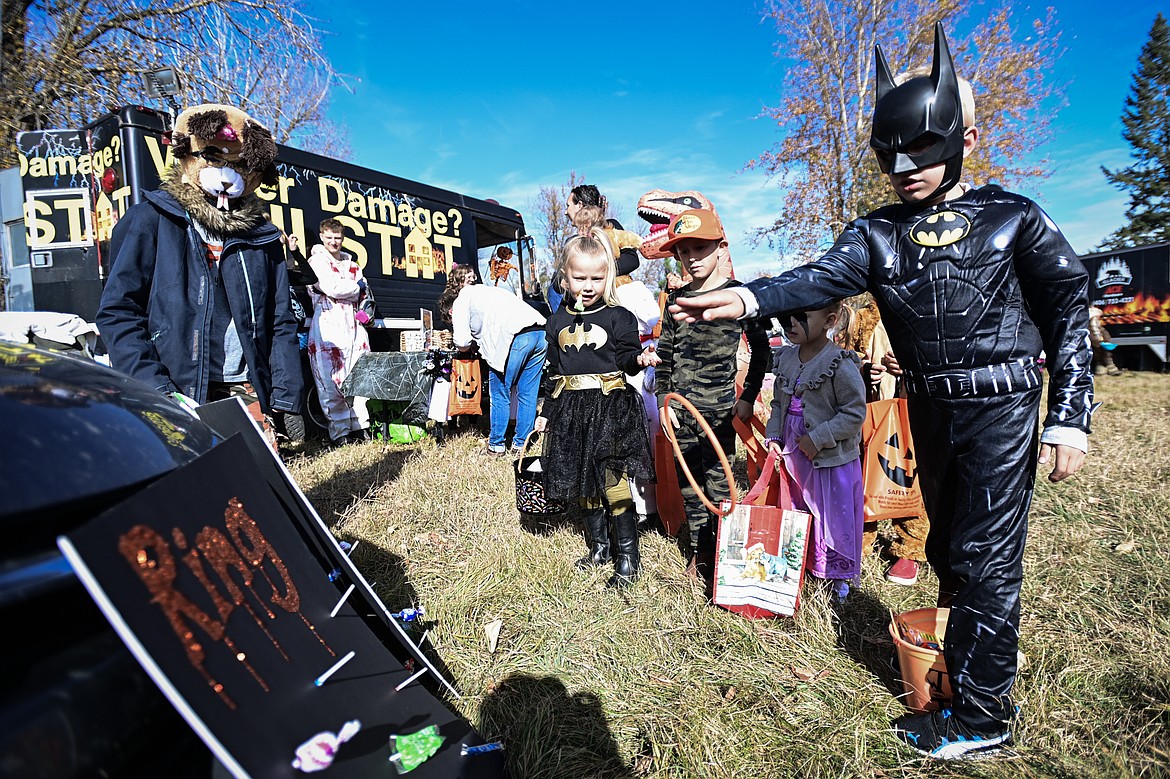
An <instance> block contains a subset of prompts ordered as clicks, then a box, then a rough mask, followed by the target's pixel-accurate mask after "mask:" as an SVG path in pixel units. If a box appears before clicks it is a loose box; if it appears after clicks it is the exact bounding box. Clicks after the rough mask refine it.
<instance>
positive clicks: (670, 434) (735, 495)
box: [662, 392, 739, 517]
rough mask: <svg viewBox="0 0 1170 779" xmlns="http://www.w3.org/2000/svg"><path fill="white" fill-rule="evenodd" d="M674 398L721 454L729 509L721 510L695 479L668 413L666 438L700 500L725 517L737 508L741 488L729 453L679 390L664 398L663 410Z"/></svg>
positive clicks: (710, 509) (663, 427) (713, 511)
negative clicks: (736, 483) (728, 494)
mask: <svg viewBox="0 0 1170 779" xmlns="http://www.w3.org/2000/svg"><path fill="white" fill-rule="evenodd" d="M672 400H677V401H678V402H679V403H681V404H682V406H683V408H685V409H686V410H687V411H689V412H690V414H691V416H693V417H694V418H695V421H696V422H698V423H699V427H701V428H702V429H703V432H704V433H706V434H707V440H708V441H710V442H711V445H712V446H713V447H714V448H715V454H716V455H718V456H719V464H720V465H722V466H723V475H724V476H726V477H727V486H728V487H729V488H730V492H731V505H729V506H728V507H727V510H726V511H721V510H720V509H719V508H718V507H717V506H716V505H715V504H714V503H712V502H711V501H710V500H708V499H707V495H706V494H705V493H704V492H703V488H702V487H700V486H699V485H698V483H697V482H696V481H695V477H694V475H692V474H691V469H690V467H689V466H688V465H687V461H686V460H685V459H684V458H683V454H682V449H681V448H680V447H679V445H678V439H677V438H675V436H674V425H672V424H670V415H669V414H667V416H666V419H665V420H664V421H665V424H664V425H663V426H662V429H663V430H664V431H666V438H667V440H669V441H670V446H671V448H672V449H674V458H675V459H676V460H678V464H679V465H681V466H682V471H683V474H684V475H685V476H686V477H687V481H688V482H690V485H691V489H693V490H694V491H695V494H697V495H698V496H699V500H701V501H703V505H704V506H706V507H707V510H708V511H710V512H711V513H712V514H714V515H715V516H717V517H725V516H727V515H728V514H730V513H731V510H732V509H734V508H735V506H736V504H737V503H739V490H737V489H736V488H735V478H734V477H733V476H732V475H731V464H730V463H728V462H727V454H726V453H724V451H723V446H722V445H721V444H720V443H719V439H717V438H716V437H715V431H713V430H712V429H711V426H710V425H708V424H707V420H706V419H704V418H703V415H702V414H700V413H699V409H697V408H695V406H694V404H692V403H691V402H690V401H689V400H687V399H686V398H684V397H683V396H682V395H680V394H678V393H677V392H671V393H670V394H668V395H667V396H666V397H665V398H663V399H662V410H663V411H664V412H668V411H669V410H670V401H672Z"/></svg>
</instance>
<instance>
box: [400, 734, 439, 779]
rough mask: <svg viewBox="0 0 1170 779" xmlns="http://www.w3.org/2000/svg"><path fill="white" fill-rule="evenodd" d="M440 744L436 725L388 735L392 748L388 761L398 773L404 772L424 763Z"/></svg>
mask: <svg viewBox="0 0 1170 779" xmlns="http://www.w3.org/2000/svg"><path fill="white" fill-rule="evenodd" d="M442 745H443V737H442V736H440V735H439V726H438V725H428V726H427V727H425V728H423V729H422V730H420V731H418V732H417V733H407V734H405V735H401V736H399V735H394V736H391V737H390V748H391V749H393V750H394V754H392V755H390V762H391V763H393V764H394V768H395V770H397V771H398V773H400V774H405V773H407V772H408V771H413V770H414V769H416V768H418V767H419V766H420V765H422V764H423V763H425V762H426V761H427V758H429V757H430V756H431V755H433V754H435V753H436V752H438V751H439V747H441V746H442Z"/></svg>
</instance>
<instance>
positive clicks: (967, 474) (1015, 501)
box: [672, 25, 1093, 759]
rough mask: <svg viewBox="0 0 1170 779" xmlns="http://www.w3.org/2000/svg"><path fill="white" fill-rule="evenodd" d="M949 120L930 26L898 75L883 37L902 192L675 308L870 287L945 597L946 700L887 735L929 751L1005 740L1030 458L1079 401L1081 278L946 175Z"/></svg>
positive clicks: (1075, 266)
mask: <svg viewBox="0 0 1170 779" xmlns="http://www.w3.org/2000/svg"><path fill="white" fill-rule="evenodd" d="M962 117H963V111H962V107H961V98H960V85H959V79H958V77H957V76H956V74H955V71H954V66H953V64H952V62H951V57H950V53H949V51H948V49H947V43H946V38H945V36H944V35H943V32H942V26H941V25H938V26H937V27H936V29H935V50H934V66H933V68H932V70H931V73H930V75H929V76H922V77H917V78H910V79H909V80H907V81H905V82H904V83H902V84H896V83H895V81H894V79H893V78H892V77H891V74H890V70H889V67H888V66H887V64H886V60H885V57H884V56H883V55H882V52H881V49H880V47H879V48H878V51H877V101H876V104H875V107H874V112H873V127H872V134H871V137H870V146H871V147H872V148H873V151H874V154H875V155H877V159H878V163H879V166H880V167H881V169H882V172H883V173H884V174H885V175H886V177H887V178H888V179H889V182H890V185H891V186H892V187H893V189H894V192H895V194H896V195H897V196H898V200H899V201H900V202H899V203H897V204H894V205H890V206H885V207H884V208H880V209H878V210H877V211H874V212H873V213H871V214H869V215H868V216H866V217H864V218H861V219H857V220H855V221H853V222H852V223H850V224H849V225H848V226H847V227H846V228H845V230H844V231H843V232H842V233H841V235H840V237H839V238H838V239H837V241H836V243H835V244H834V245H833V247H832V248H831V249H829V251H828V252H827V253H826V254H825V255H824V256H822V257H821V258H820V259H819V260H817V261H816V262H812V263H809V264H807V265H803V266H801V267H799V268H796V269H795V270H792V271H789V272H787V273H784V274H781V275H779V276H777V277H775V278H770V279H760V280H757V281H753V282H751V283H749V284H748V285H747V286H746V287H740V288H737V289H733V290H727V291H719V292H715V293H712V294H709V295H704V296H698V297H694V298H690V299H680V300H679V301H678V305H676V306H675V307H674V309H673V311H672V313H673V314H674V316H676V317H678V318H680V319H682V320H684V321H690V320H695V319H702V320H712V319H734V318H741V317H745V316H746V317H766V316H775V315H777V314H779V313H781V312H791V311H803V310H809V309H816V308H819V307H821V306H824V305H825V304H826V303H827V302H828V301H830V300H832V299H835V298H845V297H849V296H852V295H856V294H858V293H860V292H863V291H866V290H868V291H870V292H871V293H873V296H874V298H875V299H876V300H877V303H878V306H879V308H880V310H881V315H882V321H884V322H885V323H886V328H887V330H888V333H889V337H890V341H891V343H892V345H893V348H894V351H895V352H896V353H897V355H898V358H899V361H900V363H901V367H902V368H903V370H904V375H905V381H906V386H907V388H908V389H909V412H910V426H911V430H912V432H913V435H914V442H915V444H916V446H917V447H918V452H917V456H918V464H919V465H918V467H919V471H918V472H919V475H920V477H921V479H922V482H921V486H922V492H923V496H924V499H925V503H926V511H927V514H928V515H929V516H930V521H931V528H930V534H929V536H928V538H927V544H926V547H927V557H928V558H929V560H930V563H931V565H932V566H933V568H934V570H935V572H936V573H937V575H938V579H939V599H938V603H939V605H940V606H949V607H950V621H949V623H948V625H947V631H946V637H945V640H944V656H945V657H946V663H947V669H948V672H949V674H950V678H951V687H952V690H953V693H954V696H953V700H952V703H951V706H950V708H948V709H944V710H943V711H941V712H930V713H927V714H910V715H906V716H903V717H900V718H898V719H897V720H895V722H894V732H895V734H896V735H897V737H898V738H900V739H902V740H903V741H904V742H905V743H906V744H908V745H909V746H910V747H912V748H914V749H916V750H918V751H919V752H922V753H925V754H927V755H929V756H931V757H934V758H939V759H954V758H962V757H965V756H969V755H972V753H974V752H981V751H990V750H995V749H998V748H1000V747H1001V746H1002V745H1004V744H1007V743H1008V742H1009V741H1010V740H1011V734H1012V722H1013V719H1014V718H1015V714H1016V710H1015V706H1014V704H1013V703H1012V699H1011V691H1012V686H1013V685H1014V683H1015V680H1016V670H1017V669H1016V664H1017V660H1016V657H1017V648H1018V645H1019V624H1020V585H1021V581H1022V579H1023V551H1024V540H1025V536H1026V535H1027V520H1028V509H1029V506H1030V505H1031V500H1032V490H1033V483H1034V479H1035V473H1036V467H1037V463H1038V462H1039V463H1040V464H1045V465H1052V466H1053V467H1052V471H1051V473H1050V474H1049V477H1048V478H1049V480H1051V481H1053V482H1059V481H1062V480H1064V479H1066V478H1068V477H1069V476H1071V475H1073V474H1074V473H1076V471H1077V470H1078V469H1079V468H1080V467H1081V464H1082V462H1083V460H1084V456H1085V452H1086V451H1087V450H1088V443H1087V442H1088V438H1087V436H1088V433H1089V417H1090V413H1091V410H1092V401H1093V377H1092V369H1091V365H1092V360H1091V350H1090V347H1089V301H1088V274H1087V273H1086V272H1085V268H1084V266H1083V265H1082V264H1081V262H1080V261H1079V260H1078V259H1077V257H1076V254H1075V253H1074V252H1073V250H1072V248H1071V247H1070V246H1069V244H1068V242H1067V241H1066V240H1065V238H1064V236H1063V235H1061V233H1060V230H1059V229H1058V228H1057V227H1056V225H1055V224H1053V222H1052V220H1051V219H1049V218H1048V216H1047V215H1046V214H1045V213H1044V212H1043V210H1041V208H1040V207H1039V206H1038V205H1036V203H1034V202H1032V201H1031V200H1029V199H1027V198H1025V197H1022V196H1020V195H1015V194H1012V193H1009V192H1004V191H1003V190H1001V189H999V188H998V187H985V188H982V189H972V188H970V187H968V186H967V185H965V184H962V183H960V176H961V174H962V169H963V159H964V157H966V156H967V155H968V154H970V153H971V152H972V150H973V149H974V148H975V144H976V142H977V140H978V137H979V133H978V130H977V129H976V128H975V127H973V126H964V122H963V120H962ZM1041 350H1043V351H1044V353H1045V355H1046V358H1047V360H1046V367H1047V368H1048V372H1049V389H1048V407H1047V414H1046V415H1045V418H1044V425H1043V427H1044V430H1043V433H1040V432H1039V431H1037V426H1036V418H1037V416H1038V415H1039V406H1040V398H1041V394H1042V384H1043V382H1042V377H1041V369H1040V366H1039V364H1038V361H1037V358H1038V357H1039V354H1040V352H1041ZM1037 449H1039V455H1037Z"/></svg>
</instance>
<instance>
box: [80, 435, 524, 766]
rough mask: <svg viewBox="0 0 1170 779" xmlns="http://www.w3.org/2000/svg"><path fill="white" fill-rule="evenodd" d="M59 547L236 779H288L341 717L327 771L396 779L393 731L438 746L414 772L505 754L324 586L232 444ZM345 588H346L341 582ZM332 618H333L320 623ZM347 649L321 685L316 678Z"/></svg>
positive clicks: (495, 762) (297, 535) (290, 525)
mask: <svg viewBox="0 0 1170 779" xmlns="http://www.w3.org/2000/svg"><path fill="white" fill-rule="evenodd" d="M58 545H59V546H60V548H61V550H62V552H63V553H64V554H65V555H66V557H67V558H68V559H69V562H70V563H71V564H72V565H73V567H74V569H75V570H76V572H77V575H78V577H79V578H80V579H81V581H82V582H83V584H84V585H85V587H86V588H87V589H88V590H89V592H90V594H91V596H92V597H93V598H94V600H95V601H97V603H98V605H99V606H100V607H101V609H102V611H103V612H104V613H105V615H106V618H107V619H108V620H109V621H110V622H111V623H112V624H113V626H114V628H115V629H116V630H117V632H118V634H119V635H120V637H121V638H122V640H123V641H124V642H125V643H126V644H127V646H128V647H129V648H130V650H131V651H132V652H133V653H134V655H135V657H136V658H137V659H138V661H139V662H140V663H141V664H142V666H143V667H144V668H145V669H146V671H147V672H148V673H149V674H150V676H151V677H152V679H153V680H154V682H155V683H156V684H157V685H158V686H159V688H160V689H161V690H162V691H163V693H164V694H165V695H166V696H167V697H168V699H169V700H170V701H171V703H172V704H173V705H174V706H175V707H176V708H177V709H178V710H179V712H180V713H181V714H182V715H183V717H184V718H185V719H186V720H187V722H188V723H189V724H190V725H191V727H192V728H193V729H194V730H195V732H196V733H198V734H199V736H200V737H201V738H202V739H203V741H204V742H205V743H206V744H207V745H208V747H209V748H210V749H211V750H212V752H213V753H214V754H215V756H216V757H217V758H218V759H219V760H220V762H222V763H223V764H224V765H225V766H226V767H227V768H228V770H229V771H231V773H232V774H233V775H235V776H237V777H247V776H255V777H291V776H300V775H301V774H300V773H299V772H298V771H296V770H295V769H294V768H293V767H292V761H293V760H294V758H295V753H296V749H297V747H298V746H299V745H301V744H302V743H303V742H305V741H307V740H308V739H310V738H311V737H313V736H314V735H315V734H317V733H319V732H322V731H331V732H334V733H336V732H337V731H339V730H340V729H341V728H342V726H343V725H344V724H345V723H346V722H347V721H350V720H359V721H360V722H361V725H362V727H361V730H360V731H359V732H358V734H357V735H356V736H355V737H354V738H353V739H352V740H351V741H349V742H348V743H345V744H343V745H341V747H340V749H339V751H338V753H337V758H336V760H335V762H334V763H333V765H332V766H331V767H329V768H328V769H326V770H325V771H324V772H322V773H321V774H319V775H321V776H324V777H365V776H378V777H385V776H393V775H395V774H394V769H393V767H392V766H391V765H389V763H388V762H387V761H388V759H389V757H390V754H391V752H392V750H391V748H390V743H389V739H390V736H391V735H392V734H404V733H413V732H415V731H417V730H420V729H421V728H423V727H426V726H428V725H432V724H433V725H437V726H438V727H439V729H440V732H441V733H442V735H443V736H445V738H446V741H445V743H444V744H443V746H442V748H441V749H440V750H439V751H438V753H436V754H435V755H434V756H433V757H431V758H430V759H429V760H428V761H426V762H425V763H423V764H422V765H421V766H419V767H418V768H416V769H415V770H414V771H412V772H411V774H410V775H411V776H412V777H499V776H502V775H503V774H504V769H503V760H502V755H500V754H499V753H492V754H486V755H474V756H466V757H464V756H461V755H460V745H461V744H464V743H466V744H478V743H481V739H480V738H479V736H478V735H477V734H476V733H475V732H474V731H473V730H472V729H471V727H470V725H469V724H468V723H467V722H466V721H464V720H463V719H462V718H460V717H459V716H457V715H455V714H454V713H452V712H451V711H449V710H448V709H447V708H446V707H445V706H444V705H443V704H442V702H441V701H439V700H438V699H437V698H436V697H435V696H433V695H432V694H431V693H430V692H429V691H428V690H427V689H426V688H425V687H423V686H420V685H419V684H417V683H415V684H409V685H407V686H405V687H404V688H403V689H402V690H401V691H396V690H395V687H396V686H397V685H399V684H401V683H402V682H404V681H406V680H407V678H408V677H410V676H411V675H412V673H411V671H408V670H407V669H406V668H405V667H404V665H403V663H402V662H400V661H399V660H397V659H396V658H395V656H394V654H393V653H392V652H391V651H390V649H389V648H388V647H387V645H386V643H385V642H384V641H383V639H382V637H381V636H379V635H378V634H377V633H376V632H375V631H374V630H373V629H371V625H370V623H369V622H368V621H366V620H365V619H363V618H362V617H361V616H359V614H358V613H357V612H355V610H354V605H353V602H352V601H351V600H349V599H347V600H346V601H345V602H344V603H343V604H341V605H340V607H339V608H337V607H338V604H339V600H340V598H341V593H342V592H343V587H342V585H343V584H344V582H342V581H330V579H329V577H328V574H327V571H326V570H324V569H323V568H322V566H321V563H320V560H319V559H318V557H317V556H316V554H315V553H314V552H313V551H312V550H311V549H310V547H309V546H308V545H306V543H305V540H304V537H303V536H302V534H301V531H300V529H299V528H298V526H297V523H296V522H294V521H290V517H289V515H288V512H287V511H286V510H285V509H284V508H283V507H282V506H281V503H280V501H278V500H277V499H276V497H275V496H274V494H273V492H272V491H271V490H270V489H269V486H268V484H267V481H266V479H265V477H264V475H263V474H262V473H261V471H260V469H259V467H258V466H257V464H256V462H255V460H254V459H253V457H252V456H251V454H250V453H249V451H248V445H247V443H246V442H245V440H244V438H243V436H241V435H235V436H233V437H232V438H231V439H229V440H227V441H225V442H223V443H221V444H219V445H218V446H215V447H214V448H212V449H211V450H210V451H209V452H207V453H206V454H204V455H202V456H200V457H199V458H198V459H196V460H195V461H194V462H192V463H190V464H188V465H186V466H183V467H181V468H178V469H176V470H175V471H172V472H171V473H170V474H168V475H166V476H164V477H162V478H161V479H159V480H158V481H157V482H155V483H153V484H151V485H150V486H148V487H146V488H145V489H143V490H142V491H141V492H139V493H137V494H136V495H134V496H133V497H131V498H129V499H128V500H126V501H124V502H122V503H121V504H119V505H117V506H115V507H113V508H111V509H110V510H108V511H106V512H104V513H103V514H101V515H100V516H98V517H97V518H95V519H94V520H92V521H91V522H90V523H88V524H87V525H86V526H84V527H83V528H81V529H79V530H77V531H75V532H72V533H69V534H68V535H67V536H62V537H61V538H59V539H58ZM346 586H348V585H346ZM333 611H336V616H333V617H331V616H330V613H331V612H333ZM349 652H353V653H354V655H353V658H352V659H351V660H349V661H348V662H347V663H345V664H344V665H342V666H341V667H340V668H339V669H337V670H336V671H335V672H334V673H333V674H332V675H331V676H330V677H329V678H328V679H327V680H326V681H324V683H322V684H321V685H317V684H315V683H314V682H315V680H317V679H318V678H319V677H321V676H322V675H323V674H324V673H325V672H326V671H328V670H329V669H330V668H332V667H333V666H334V665H336V664H337V662H338V661H339V660H341V659H342V658H344V657H345V656H346V655H347V654H348V653H349Z"/></svg>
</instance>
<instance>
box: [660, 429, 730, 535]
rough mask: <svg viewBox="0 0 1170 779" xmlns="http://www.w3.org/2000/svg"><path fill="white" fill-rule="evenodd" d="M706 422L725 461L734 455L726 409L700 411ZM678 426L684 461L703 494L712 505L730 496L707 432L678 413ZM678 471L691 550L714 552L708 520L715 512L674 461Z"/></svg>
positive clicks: (677, 432) (676, 433)
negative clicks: (709, 507) (705, 503)
mask: <svg viewBox="0 0 1170 779" xmlns="http://www.w3.org/2000/svg"><path fill="white" fill-rule="evenodd" d="M703 416H704V417H705V418H706V419H707V424H709V425H710V426H711V430H712V431H713V432H714V433H715V440H717V441H718V442H719V445H720V446H721V447H722V448H723V451H724V453H725V454H726V455H727V458H728V460H730V459H731V458H733V457H734V456H735V437H736V436H735V428H733V427H732V425H731V419H732V415H731V412H730V411H727V412H725V413H723V414H717V413H715V412H708V411H703ZM678 419H679V427H678V429H677V430H676V431H675V435H676V436H677V437H678V446H679V449H680V450H681V451H682V455H683V459H684V460H686V463H687V468H689V469H690V471H691V475H692V476H694V477H695V481H696V482H698V484H699V486H700V487H702V489H703V492H705V493H706V495H707V499H708V500H710V501H711V502H712V503H714V504H715V505H716V506H718V505H719V502H720V501H722V500H726V499H728V498H730V497H731V487H730V486H729V485H728V483H727V477H726V476H725V475H724V473H723V465H722V464H721V463H720V461H719V456H718V455H717V454H716V453H715V447H714V446H713V445H712V444H711V442H710V440H709V439H708V438H707V434H706V433H704V432H703V430H702V429H701V428H700V427H699V423H698V422H696V421H695V420H694V419H693V418H692V417H691V416H690V415H688V414H685V413H684V414H679V415H678ZM675 469H676V470H677V471H678V483H679V487H680V489H681V491H682V497H683V507H684V508H683V510H684V512H685V513H686V516H687V529H688V530H689V531H690V549H689V551H690V552H691V553H695V554H699V555H712V554H714V552H715V526H714V523H713V522H712V520H713V519H714V517H715V515H714V514H712V513H711V512H710V511H708V510H707V507H706V506H704V505H703V501H702V500H701V499H700V498H699V494H698V493H697V492H695V488H694V487H692V486H691V484H690V482H689V481H688V480H687V477H686V474H685V473H683V470H682V467H681V466H680V465H678V464H677V463H676V464H675Z"/></svg>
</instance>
